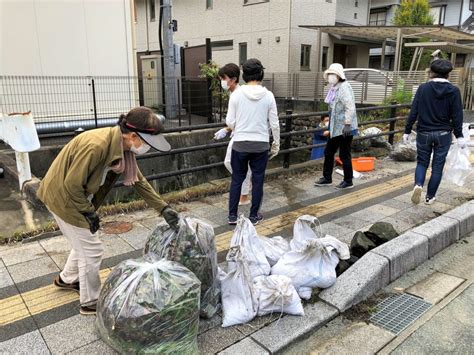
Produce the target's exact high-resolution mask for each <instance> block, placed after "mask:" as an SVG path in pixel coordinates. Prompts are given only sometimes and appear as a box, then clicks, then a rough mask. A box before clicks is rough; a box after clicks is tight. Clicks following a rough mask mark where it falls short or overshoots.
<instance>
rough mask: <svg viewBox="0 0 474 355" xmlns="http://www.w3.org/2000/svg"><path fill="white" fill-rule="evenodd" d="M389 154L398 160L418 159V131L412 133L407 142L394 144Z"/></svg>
mask: <svg viewBox="0 0 474 355" xmlns="http://www.w3.org/2000/svg"><path fill="white" fill-rule="evenodd" d="M389 156H390V158H392V159H393V160H396V161H416V133H414V132H412V133H411V134H410V137H409V138H408V142H407V143H403V141H400V142H398V143H396V144H394V145H393V147H392V151H391V152H390V155H389Z"/></svg>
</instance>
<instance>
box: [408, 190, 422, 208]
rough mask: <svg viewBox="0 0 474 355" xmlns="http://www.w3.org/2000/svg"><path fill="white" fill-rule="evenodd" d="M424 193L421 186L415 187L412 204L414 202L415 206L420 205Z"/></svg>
mask: <svg viewBox="0 0 474 355" xmlns="http://www.w3.org/2000/svg"><path fill="white" fill-rule="evenodd" d="M422 192H423V188H422V187H421V186H419V185H415V187H414V188H413V194H412V195H411V202H413V203H414V204H415V205H417V204H419V203H420V200H421V193H422Z"/></svg>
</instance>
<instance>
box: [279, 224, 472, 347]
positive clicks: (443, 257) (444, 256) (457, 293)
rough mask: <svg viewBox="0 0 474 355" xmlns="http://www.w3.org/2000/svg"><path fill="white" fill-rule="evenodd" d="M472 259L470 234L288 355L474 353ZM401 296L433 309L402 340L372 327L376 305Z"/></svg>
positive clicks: (298, 344) (320, 331) (400, 336)
mask: <svg viewBox="0 0 474 355" xmlns="http://www.w3.org/2000/svg"><path fill="white" fill-rule="evenodd" d="M473 255H474V233H471V234H470V236H468V237H466V238H464V239H463V240H460V241H458V242H457V243H455V244H453V245H451V246H450V247H449V248H447V249H445V250H443V251H442V252H440V253H439V254H438V255H436V256H435V257H434V258H432V259H430V260H428V261H426V262H425V263H423V264H422V265H420V266H419V267H417V268H416V269H414V270H412V271H410V272H408V273H407V274H405V275H404V276H402V277H401V278H399V279H398V280H396V281H395V282H393V283H392V284H390V285H388V286H387V287H386V288H385V289H384V290H383V292H381V293H379V294H378V295H376V296H374V297H373V298H372V300H368V301H367V302H365V304H366V305H365V307H356V309H352V310H349V311H348V312H346V313H345V314H342V315H341V316H339V317H337V318H335V319H334V320H333V321H331V322H330V323H328V324H327V325H326V326H324V327H323V328H322V329H320V330H318V331H317V332H315V333H313V334H312V335H311V337H309V338H308V339H305V340H303V341H300V342H298V343H297V344H294V345H293V346H292V347H290V348H289V349H287V350H286V351H285V352H284V354H285V355H293V354H309V353H311V354H374V353H378V354H473V353H474V331H473V329H474V308H473V306H472V305H473V304H474V259H473ZM397 292H406V293H408V294H411V295H414V296H416V297H419V298H421V299H423V300H424V301H426V302H429V303H431V304H433V306H432V308H431V309H430V310H428V311H427V312H426V313H425V314H424V315H422V316H421V317H420V318H418V320H417V321H416V322H415V323H414V324H412V325H411V326H409V327H408V328H407V329H406V330H405V331H403V332H401V333H400V334H399V335H398V336H397V335H395V334H393V333H391V332H389V331H387V330H384V329H382V328H380V327H378V326H375V325H373V324H371V323H370V322H368V318H369V317H370V315H371V312H373V311H374V309H375V305H376V304H378V303H379V302H380V301H381V300H382V299H385V298H387V297H388V295H389V294H393V293H397Z"/></svg>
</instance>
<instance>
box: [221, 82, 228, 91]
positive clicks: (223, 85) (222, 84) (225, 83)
mask: <svg viewBox="0 0 474 355" xmlns="http://www.w3.org/2000/svg"><path fill="white" fill-rule="evenodd" d="M221 86H222V88H223V89H224V90H229V85H228V84H227V80H221Z"/></svg>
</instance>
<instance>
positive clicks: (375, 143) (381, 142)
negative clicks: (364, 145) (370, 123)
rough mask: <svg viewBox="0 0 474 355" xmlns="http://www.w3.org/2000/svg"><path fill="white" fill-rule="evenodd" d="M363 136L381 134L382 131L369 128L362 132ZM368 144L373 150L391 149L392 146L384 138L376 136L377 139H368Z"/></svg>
mask: <svg viewBox="0 0 474 355" xmlns="http://www.w3.org/2000/svg"><path fill="white" fill-rule="evenodd" d="M362 133H363V134H364V136H374V135H377V134H381V133H382V130H381V129H380V128H377V127H369V128H367V129H364V130H363V131H362ZM368 141H369V142H370V146H371V147H375V148H391V147H392V146H391V145H390V143H389V142H388V141H387V138H386V137H385V136H377V137H371V138H369V139H368Z"/></svg>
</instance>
